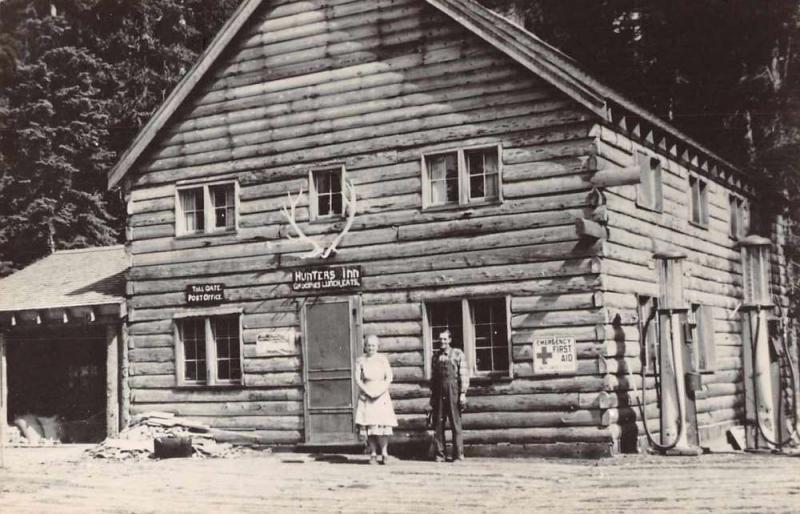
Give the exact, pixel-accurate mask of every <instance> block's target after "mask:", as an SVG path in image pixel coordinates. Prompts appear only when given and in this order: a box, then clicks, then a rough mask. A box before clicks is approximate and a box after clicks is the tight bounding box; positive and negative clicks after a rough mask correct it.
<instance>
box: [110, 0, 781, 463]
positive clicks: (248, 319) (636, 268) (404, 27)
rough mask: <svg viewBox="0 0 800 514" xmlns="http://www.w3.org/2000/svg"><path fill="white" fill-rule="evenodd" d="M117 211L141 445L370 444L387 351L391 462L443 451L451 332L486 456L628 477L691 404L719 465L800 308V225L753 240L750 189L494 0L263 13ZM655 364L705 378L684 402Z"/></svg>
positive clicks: (270, 4) (130, 398) (126, 411)
mask: <svg viewBox="0 0 800 514" xmlns="http://www.w3.org/2000/svg"><path fill="white" fill-rule="evenodd" d="M109 187H112V188H117V187H119V188H121V189H122V191H123V192H124V195H125V197H126V199H127V204H128V215H129V217H128V222H127V236H128V237H127V248H128V251H129V253H130V255H131V259H132V266H131V268H130V270H129V274H128V282H127V305H128V309H127V312H128V320H127V323H128V334H129V337H128V339H127V344H126V345H125V348H124V356H123V360H124V362H125V363H126V367H125V369H124V376H123V387H122V398H121V401H122V404H123V408H122V411H121V415H122V416H123V421H125V420H126V419H128V418H129V417H130V416H131V415H136V414H139V413H142V412H146V411H153V410H158V411H170V412H174V413H176V414H179V415H182V416H187V417H191V418H194V419H198V420H201V421H203V422H205V423H207V424H210V425H212V426H214V427H217V428H223V429H229V430H237V431H242V432H243V433H245V432H247V433H250V434H255V435H256V436H257V438H258V440H260V441H262V442H265V443H268V444H283V445H303V444H312V445H314V444H340V443H341V444H348V443H353V442H354V441H355V440H356V435H355V433H354V430H353V405H354V403H353V402H354V395H355V391H354V385H353V380H352V376H351V374H352V369H353V363H354V360H355V358H356V357H357V356H358V355H360V354H361V351H362V341H363V339H364V337H365V336H366V335H369V334H376V335H378V336H379V338H380V342H381V351H382V352H384V353H385V354H386V355H387V357H388V359H389V361H390V363H391V364H392V367H393V371H394V383H393V385H392V387H391V394H392V397H393V399H394V406H395V409H396V411H397V413H398V417H399V419H400V427H399V429H398V430H397V431H396V436H395V438H394V439H393V444H394V445H399V444H400V443H402V442H408V443H412V442H419V441H424V440H425V434H426V431H425V430H426V429H425V415H424V414H423V412H424V408H425V406H426V404H427V402H428V394H429V389H428V384H427V379H428V377H429V375H430V364H429V363H430V359H431V355H432V352H433V351H434V350H435V346H436V336H437V335H438V331H439V330H440V329H442V328H444V327H448V328H450V329H451V330H452V331H453V334H454V339H455V345H456V346H460V347H462V348H463V349H464V351H465V353H466V355H467V358H468V360H469V363H470V367H471V370H472V382H471V387H470V391H469V395H468V397H469V409H468V411H467V412H466V413H465V414H464V424H465V441H466V443H467V447H468V450H467V451H468V454H473V455H500V454H511V455H520V454H537V455H563V454H568V455H579V456H602V455H609V454H613V453H615V452H620V451H632V450H635V449H636V448H637V443H639V444H641V443H642V438H643V435H644V431H643V429H644V428H645V426H647V427H648V428H650V430H651V431H652V432H653V433H656V434H657V433H659V432H661V433H662V437H663V434H664V433H666V432H669V431H670V430H672V431H675V427H674V426H672V427H671V426H670V423H666V425H665V423H664V422H663V421H660V419H661V417H662V416H661V414H660V412H661V411H662V409H660V408H659V406H660V403H661V399H662V397H663V396H669V395H672V396H675V395H678V396H682V397H683V398H684V401H683V402H678V404H675V405H677V407H675V409H677V411H679V412H680V414H681V416H682V417H683V420H684V421H683V423H681V425H682V426H679V427H678V430H679V431H683V432H685V433H684V434H683V435H682V437H684V438H688V440H689V442H690V444H692V445H703V444H706V443H707V442H708V441H711V440H713V439H715V438H717V437H719V436H720V435H723V434H724V432H725V431H726V430H727V429H729V428H731V427H733V426H741V425H746V424H748V423H749V422H752V420H753V419H754V416H756V415H755V414H754V407H753V406H752V405H750V404H749V403H748V402H747V398H748V397H752V396H753V395H758V394H762V393H763V392H762V393H760V392H758V391H756V392H754V391H753V390H752V385H749V384H750V382H751V381H752V380H750V379H752V375H753V373H754V372H753V366H752V359H750V358H749V355H750V354H749V353H747V352H748V351H749V350H748V349H750V348H751V343H752V344H755V343H754V341H755V340H756V339H757V337H756V336H754V335H753V326H754V325H753V323H756V324H758V320H759V319H761V318H759V316H760V315H761V314H762V313H766V314H765V315H766V316H767V317H766V318H764V319H765V320H774V319H778V320H779V319H780V317H781V314H780V309H779V306H784V307H785V305H786V304H787V299H786V292H787V287H788V277H787V267H786V258H785V256H784V254H783V250H782V242H783V239H782V238H783V237H784V226H783V225H782V223H781V222H780V220H767V221H765V222H763V223H761V224H760V225H759V226H758V227H756V226H755V224H753V228H754V229H757V230H758V231H760V234H761V235H762V236H765V237H766V238H768V239H764V238H762V239H757V238H755V239H754V238H749V239H745V236H746V235H748V233H749V229H748V227H749V226H750V225H751V223H750V218H751V217H754V216H751V212H755V209H754V207H755V206H754V203H755V194H756V189H755V185H754V183H753V182H752V181H751V180H750V179H749V178H748V176H747V175H746V174H745V173H743V172H742V171H741V170H739V169H737V168H736V167H735V166H734V165H732V164H730V163H728V162H726V161H725V160H724V159H723V158H721V157H719V156H717V155H715V154H714V153H713V152H712V151H710V150H708V149H706V148H704V147H703V146H702V145H701V144H700V143H698V142H696V141H694V140H692V139H691V138H690V137H688V136H687V135H685V134H683V133H681V132H680V131H678V130H677V129H676V128H674V127H673V126H671V125H669V124H668V123H665V122H664V121H662V120H660V119H659V118H657V117H656V116H654V115H653V114H651V113H649V112H647V111H646V110H644V109H642V108H640V107H638V106H637V105H635V104H633V103H632V102H630V101H628V100H626V99H625V98H624V97H622V96H621V95H620V94H618V93H616V92H615V91H613V90H611V89H609V88H607V87H606V86H604V85H602V84H601V83H599V82H598V81H597V80H595V79H593V78H592V77H590V76H589V75H588V74H586V73H585V72H584V71H582V70H581V69H580V67H579V66H578V65H577V64H576V63H575V62H574V61H572V60H571V59H570V58H568V57H567V56H565V55H563V54H562V53H560V52H559V51H558V50H556V49H554V48H552V47H551V46H549V45H547V44H546V43H544V42H543V41H541V40H539V39H538V38H537V37H536V36H534V35H533V34H530V33H529V32H527V31H525V30H524V29H523V28H521V27H520V26H518V25H516V24H514V23H512V22H510V21H509V20H507V19H505V18H503V17H501V16H499V15H497V14H495V13H493V12H490V11H488V10H487V9H485V8H483V7H481V6H480V5H478V4H477V3H475V2H474V1H472V0H244V1H243V3H242V4H241V6H240V7H239V9H238V10H237V11H236V13H235V14H234V15H233V16H232V18H231V19H230V20H229V21H228V23H227V24H226V25H225V26H224V27H223V29H222V30H221V32H220V33H219V35H218V36H217V38H216V39H215V40H214V41H213V42H212V43H211V45H210V46H209V48H208V49H207V50H206V51H205V53H204V54H203V55H202V56H201V58H200V60H199V61H198V63H197V64H196V65H195V67H194V68H193V69H192V70H190V72H189V73H188V74H187V75H186V76H185V77H184V79H183V80H182V82H180V84H179V85H178V86H177V87H176V89H175V90H174V91H173V93H172V94H171V96H169V97H168V99H167V100H166V101H165V103H164V104H163V106H162V107H161V108H160V109H159V110H158V111H157V112H156V114H155V115H154V116H153V118H152V119H151V120H150V122H149V123H148V124H147V125H146V127H145V128H144V129H143V130H142V132H141V133H140V134H139V136H138V137H137V139H136V140H135V141H134V143H133V144H132V146H131V147H130V148H129V149H128V150H127V152H126V153H125V154H124V155H123V156H122V157H121V159H120V161H119V162H118V164H117V165H116V166H115V168H114V169H113V170H111V172H110V175H109ZM743 241H744V244H743ZM759 258H761V260H758V259H759ZM761 291H766V293H764V295H761V296H759V292H761ZM754 295H755V297H757V298H760V300H759V301H760V302H761V303H759V302H758V301H755V300H752V299H753V298H754ZM751 300H752V301H751ZM764 306H769V308H766V307H765V308H763V309H762V307H764ZM656 310H657V312H659V313H660V314H662V315H664V316H666V317H665V318H664V320H666V321H665V322H662V323H660V324H658V325H657V324H654V323H649V321H650V320H651V319H652V318H653V317H654V316H653V315H652V313H654V312H656ZM784 310H785V309H784ZM676 313H677V314H676ZM750 313H755V314H753V315H752V316H751V314H750ZM671 315H676V316H678V317H677V318H675V319H676V323H677V324H676V325H672V324H671V321H670V320H671V318H670V316H671ZM659 317H660V316H656V318H659ZM752 320H756V321H755V322H753V321H752ZM770 326H771V327H777V326H778V325H777V324H776V323H775V322H773V321H770ZM675 327H678V328H677V332H676V330H675ZM647 334H651V335H652V337H650V338H648V337H643V336H645V335H647ZM676 334H680V336H678V335H676ZM662 336H663V337H664V338H669V337H673V338H674V337H681V338H682V342H683V343H684V346H685V347H686V348H687V349H688V350H687V351H688V353H687V355H688V357H687V359H686V360H685V362H682V363H678V361H680V360H681V359H677V360H675V361H674V362H673V364H674V365H675V366H683V367H685V368H686V369H684V370H683V371H682V370H681V368H680V367H679V368H678V369H675V370H673V371H674V373H675V374H676V376H679V377H682V376H683V375H684V372H685V374H686V376H687V377H691V378H692V380H691V381H690V380H689V379H688V378H687V380H686V381H685V382H684V381H683V380H676V381H675V382H676V383H678V382H679V383H680V385H676V386H675V390H674V391H671V392H670V391H664V392H662V391H661V390H660V389H658V388H659V387H660V386H661V385H662V384H661V383H663V382H664V379H663V378H662V379H661V380H657V379H658V378H659V377H658V376H656V374H655V372H654V371H653V367H652V365H650V364H649V363H650V360H651V357H652V355H653V354H660V355H661V356H662V357H664V356H666V357H665V358H668V357H669V351H670V350H665V349H664V348H667V347H668V346H669V345H668V344H666V343H664V344H661V343H660V341H661V339H662ZM659 346H661V347H663V348H659ZM665 352H666V353H665ZM645 365H647V368H648V369H649V371H643V367H644V366H645ZM670 366H672V364H669V365H668V364H663V365H662V368H663V367H667V368H669V367H670ZM690 383H691V384H692V386H691V387H689V384H690ZM777 390H778V391H779V390H780V388H779V387H778V388H777ZM642 394H644V399H645V403H646V406H645V408H644V409H643V413H644V417H645V419H644V420H643V419H642V412H641V411H639V410H638V409H637V408H636V404H637V401H638V400H637V398H641V395H642ZM776 394H778V395H780V393H779V392H777V393H776ZM776 422H777V421H776ZM675 437H677V435H676V436H675ZM752 437H755V438H757V435H756V436H752ZM662 441H663V439H662Z"/></svg>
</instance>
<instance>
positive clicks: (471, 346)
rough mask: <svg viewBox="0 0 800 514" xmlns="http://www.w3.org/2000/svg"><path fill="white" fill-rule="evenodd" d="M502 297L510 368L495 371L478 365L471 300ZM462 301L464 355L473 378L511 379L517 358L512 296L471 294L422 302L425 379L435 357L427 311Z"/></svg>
mask: <svg viewBox="0 0 800 514" xmlns="http://www.w3.org/2000/svg"><path fill="white" fill-rule="evenodd" d="M491 300H503V301H504V304H505V316H506V319H505V322H506V327H505V328H506V344H507V349H508V369H503V370H496V371H479V370H478V369H477V358H476V354H475V323H474V320H473V319H472V318H473V317H472V309H471V307H472V302H476V301H477V302H479V301H491ZM456 302H458V303H460V306H461V327H462V337H463V343H464V348H463V349H462V350H463V352H464V356H465V357H466V359H467V364H468V366H469V370H470V377H471V378H472V379H476V378H477V379H479V380H480V379H495V378H496V379H512V378H514V358H513V344H512V333H511V296H510V295H499V296H497V295H495V296H477V297H469V298H441V299H435V300H429V301H424V302H422V337H423V348H424V352H423V353H424V359H425V362H424V376H425V379H426V380H430V378H431V373H432V369H431V359H432V358H433V337H434V336H433V334H432V333H431V330H432V327H431V324H430V317H429V314H428V306H429V305H433V304H437V303H439V304H441V303H456Z"/></svg>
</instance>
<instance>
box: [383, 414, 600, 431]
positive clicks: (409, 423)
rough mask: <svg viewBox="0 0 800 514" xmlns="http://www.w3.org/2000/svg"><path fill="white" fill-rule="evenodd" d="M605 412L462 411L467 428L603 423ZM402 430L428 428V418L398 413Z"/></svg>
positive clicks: (595, 424)
mask: <svg viewBox="0 0 800 514" xmlns="http://www.w3.org/2000/svg"><path fill="white" fill-rule="evenodd" d="M601 417H602V411H600V410H578V411H569V412H567V411H560V412H552V411H542V412H471V411H469V410H468V411H466V412H464V413H463V414H462V417H461V419H462V423H463V426H464V429H465V430H481V429H492V428H533V427H570V426H600V423H601ZM397 418H398V419H397V421H398V425H399V428H400V429H409V428H416V429H420V428H424V427H425V417H424V416H420V415H413V414H410V415H409V414H398V416H397Z"/></svg>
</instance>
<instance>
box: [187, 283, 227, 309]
mask: <svg viewBox="0 0 800 514" xmlns="http://www.w3.org/2000/svg"><path fill="white" fill-rule="evenodd" d="M223 300H225V284H189V285H188V286H186V303H187V304H188V305H219V304H220V303H222V302H223Z"/></svg>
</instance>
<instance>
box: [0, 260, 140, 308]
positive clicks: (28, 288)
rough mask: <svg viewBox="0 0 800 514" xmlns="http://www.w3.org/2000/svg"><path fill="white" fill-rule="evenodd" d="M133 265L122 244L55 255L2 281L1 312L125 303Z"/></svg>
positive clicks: (0, 282) (0, 285) (0, 289)
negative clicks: (127, 274) (129, 275)
mask: <svg viewBox="0 0 800 514" xmlns="http://www.w3.org/2000/svg"><path fill="white" fill-rule="evenodd" d="M129 266H130V260H129V258H128V255H127V253H126V252H125V247H124V246H122V245H118V246H105V247H99V248H86V249H82V250H62V251H58V252H55V253H53V254H51V255H48V256H47V257H45V258H43V259H41V260H39V261H36V262H34V263H33V264H31V265H30V266H28V267H27V268H25V269H22V270H20V271H18V272H16V273H14V274H12V275H10V276H8V277H6V278H4V279H2V280H0V312H10V311H23V310H44V309H58V308H65V307H79V306H88V305H107V304H119V303H122V302H124V300H125V271H126V270H127V269H128V267H129Z"/></svg>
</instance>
